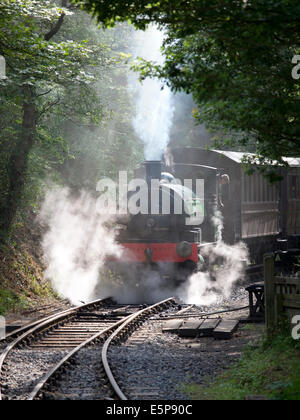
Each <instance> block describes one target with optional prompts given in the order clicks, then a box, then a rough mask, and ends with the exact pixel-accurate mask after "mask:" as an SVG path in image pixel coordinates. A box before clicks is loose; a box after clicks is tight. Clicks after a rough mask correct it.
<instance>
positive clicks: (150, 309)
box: [102, 298, 175, 401]
mask: <svg viewBox="0 0 300 420" xmlns="http://www.w3.org/2000/svg"><path fill="white" fill-rule="evenodd" d="M172 303H175V298H169V299H166V300H164V301H162V302H159V303H156V304H155V305H152V306H149V307H148V308H145V309H143V310H141V311H139V312H137V313H135V314H133V315H131V316H130V317H129V319H127V320H126V321H125V322H124V323H123V324H122V325H121V326H120V327H119V328H118V329H117V330H116V331H115V332H114V333H113V334H112V335H111V336H110V337H109V339H108V340H107V341H106V342H105V343H104V346H103V349H102V364H103V367H104V370H105V373H106V376H107V377H108V379H109V382H110V384H111V386H112V388H113V390H114V392H115V394H116V395H117V397H118V398H119V399H120V400H122V401H127V400H128V398H127V397H126V395H125V394H124V393H123V392H122V390H121V388H120V387H119V385H118V383H117V381H116V379H115V377H114V375H113V373H112V370H111V368H110V365H109V362H108V356H107V353H108V349H109V347H110V345H111V344H112V342H113V341H114V340H115V339H116V338H117V337H118V335H120V333H122V332H123V330H125V329H126V328H127V327H129V325H130V324H132V323H133V322H137V320H138V319H140V318H143V317H144V316H146V315H147V313H149V314H151V313H152V312H153V311H155V310H157V309H160V308H161V307H162V306H165V305H170V304H172Z"/></svg>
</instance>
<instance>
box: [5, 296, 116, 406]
mask: <svg viewBox="0 0 300 420" xmlns="http://www.w3.org/2000/svg"><path fill="white" fill-rule="evenodd" d="M110 300H111V298H106V299H100V300H95V301H93V302H90V303H87V304H84V305H81V306H77V307H76V308H71V309H67V310H66V311H63V312H61V313H59V314H56V315H54V316H52V317H50V318H46V319H43V320H42V321H41V322H38V323H37V322H34V323H33V324H31V325H30V327H32V328H30V329H29V330H28V328H26V327H25V332H24V333H23V334H21V335H20V336H19V337H17V338H16V339H15V340H14V341H13V342H12V343H10V344H9V345H8V346H7V347H6V349H5V350H4V351H3V353H2V354H1V355H0V401H1V400H2V386H1V379H2V372H3V365H4V362H5V360H6V358H7V356H8V355H9V353H10V352H11V351H12V350H13V349H14V348H15V347H16V346H17V345H18V344H20V343H22V342H23V341H24V340H25V339H26V338H29V337H30V336H31V335H33V334H37V333H39V332H41V331H44V330H45V329H49V328H51V327H53V326H55V325H58V324H59V323H60V322H62V321H65V320H68V319H71V318H73V317H75V316H76V314H78V313H80V311H81V310H84V309H93V308H95V307H97V306H99V305H103V304H105V303H106V302H109V301H110Z"/></svg>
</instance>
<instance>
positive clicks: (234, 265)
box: [179, 209, 249, 306]
mask: <svg viewBox="0 0 300 420" xmlns="http://www.w3.org/2000/svg"><path fill="white" fill-rule="evenodd" d="M212 223H213V225H214V226H215V229H216V236H217V243H216V244H212V245H211V244H210V245H207V246H205V247H203V248H202V249H201V255H202V257H203V258H204V260H205V261H206V267H207V271H199V272H197V273H195V274H193V275H192V276H191V277H190V278H189V280H188V283H187V284H186V285H185V286H184V287H183V288H182V289H181V290H180V291H179V295H180V297H181V299H182V300H183V301H184V302H186V303H189V304H197V305H205V306H207V305H212V304H213V303H216V302H218V301H221V300H222V299H223V298H228V297H229V296H230V294H231V292H232V289H233V287H234V285H235V284H236V283H237V282H238V281H240V280H243V279H244V276H245V266H246V264H247V263H248V260H249V252H248V248H247V246H246V244H245V243H243V242H240V243H237V244H235V245H228V244H226V243H225V242H224V241H223V229H224V220H223V216H222V213H221V212H220V211H219V210H218V209H215V212H214V215H213V216H212Z"/></svg>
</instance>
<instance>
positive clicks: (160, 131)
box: [129, 26, 174, 160]
mask: <svg viewBox="0 0 300 420" xmlns="http://www.w3.org/2000/svg"><path fill="white" fill-rule="evenodd" d="M163 39H164V34H163V32H161V31H160V30H159V29H158V28H157V27H155V26H150V27H149V28H148V29H147V30H146V31H145V32H143V31H137V32H136V35H135V39H134V41H133V50H132V54H133V55H134V56H136V57H137V56H138V57H141V58H143V59H145V60H148V61H151V62H155V63H157V64H159V65H162V64H163V63H164V58H163V55H162V53H161V46H162V43H163ZM129 86H130V90H131V91H133V94H134V97H135V104H136V115H135V118H134V120H133V126H134V129H135V131H136V134H137V135H138V136H139V137H140V138H141V140H142V141H143V143H144V145H145V158H146V159H147V160H160V159H161V157H162V155H163V152H164V150H165V148H166V147H167V145H168V144H169V140H170V130H171V127H172V122H173V116H174V107H173V94H172V93H171V90H170V89H169V88H168V87H167V86H164V88H163V89H162V85H161V82H160V81H159V80H156V79H150V78H147V79H146V80H145V81H144V82H143V83H142V84H141V83H140V82H139V80H138V78H137V76H136V75H135V74H131V75H130V77H129Z"/></svg>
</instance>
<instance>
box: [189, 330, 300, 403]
mask: <svg viewBox="0 0 300 420" xmlns="http://www.w3.org/2000/svg"><path fill="white" fill-rule="evenodd" d="M299 356H300V343H299V342H297V341H295V340H293V339H292V338H291V336H290V331H289V330H286V331H283V332H281V333H280V334H279V335H278V336H277V337H275V338H274V339H273V341H271V342H267V341H264V340H263V341H262V342H261V344H260V346H259V347H258V348H257V346H253V345H251V344H250V345H248V347H247V348H246V349H245V351H244V354H243V357H242V359H241V360H240V361H239V362H237V363H236V365H234V366H233V367H232V368H230V369H229V370H227V371H226V373H224V374H222V375H221V376H219V377H218V378H216V379H215V380H213V381H211V379H209V378H207V381H206V385H205V386H202V385H201V386H200V385H196V384H191V385H188V386H187V387H185V392H187V393H188V394H189V395H190V396H191V397H192V398H194V399H201V400H203V399H205V400H206V399H208V400H242V399H245V397H246V396H255V395H258V396H264V397H266V398H268V399H273V400H300V386H299V384H300V366H299Z"/></svg>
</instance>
